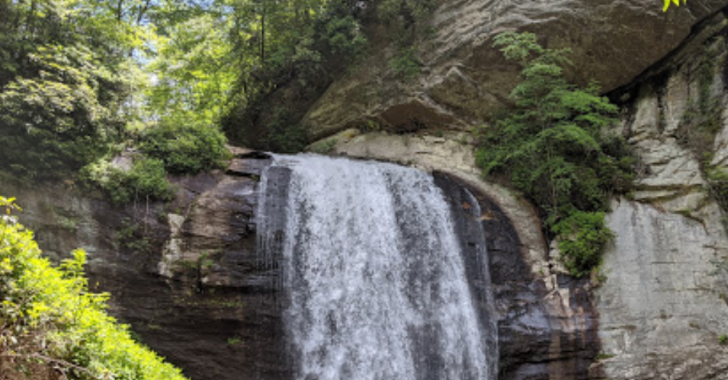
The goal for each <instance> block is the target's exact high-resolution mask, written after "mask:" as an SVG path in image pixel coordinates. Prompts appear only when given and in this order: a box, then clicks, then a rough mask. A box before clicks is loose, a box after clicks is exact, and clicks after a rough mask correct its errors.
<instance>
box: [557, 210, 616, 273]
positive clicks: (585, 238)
mask: <svg viewBox="0 0 728 380" xmlns="http://www.w3.org/2000/svg"><path fill="white" fill-rule="evenodd" d="M552 231H553V232H554V233H556V234H558V235H559V238H560V240H559V250H560V251H561V253H562V255H563V262H564V265H566V269H568V270H569V272H570V273H571V275H572V276H575V277H581V276H583V275H586V274H589V273H590V272H591V269H592V268H596V267H597V266H599V264H600V263H601V253H602V248H603V247H604V245H605V244H606V243H607V242H608V241H609V240H610V239H612V238H613V237H614V235H613V234H612V231H610V230H609V228H607V226H606V225H605V224H604V213H603V212H584V211H575V212H574V213H572V214H571V215H569V216H568V217H566V218H564V219H562V220H560V221H559V222H558V223H556V224H555V225H554V226H553V228H552Z"/></svg>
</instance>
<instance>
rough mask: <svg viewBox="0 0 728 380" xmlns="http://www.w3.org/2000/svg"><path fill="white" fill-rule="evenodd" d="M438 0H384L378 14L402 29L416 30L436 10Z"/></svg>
mask: <svg viewBox="0 0 728 380" xmlns="http://www.w3.org/2000/svg"><path fill="white" fill-rule="evenodd" d="M436 5H437V0H383V1H382V2H381V3H379V7H378V8H377V12H378V14H379V18H380V19H382V20H384V21H385V22H389V23H390V24H396V25H397V26H398V27H399V28H400V29H404V30H406V29H414V27H415V26H416V24H417V23H418V22H421V21H422V20H423V19H425V18H426V17H427V16H428V15H430V13H431V12H432V11H433V10H434V9H435V6H436Z"/></svg>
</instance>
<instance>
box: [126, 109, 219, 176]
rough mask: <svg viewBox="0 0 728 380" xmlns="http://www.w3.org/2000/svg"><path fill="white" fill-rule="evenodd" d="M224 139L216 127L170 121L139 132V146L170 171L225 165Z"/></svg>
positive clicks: (194, 170) (189, 170)
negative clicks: (140, 133)
mask: <svg viewBox="0 0 728 380" xmlns="http://www.w3.org/2000/svg"><path fill="white" fill-rule="evenodd" d="M226 143H227V139H226V138H225V136H224V135H223V134H222V133H221V132H220V131H218V130H217V128H215V127H213V126H209V125H204V124H195V123H184V122H183V121H178V122H177V123H173V122H172V121H170V122H168V123H166V124H162V125H160V126H157V127H153V128H149V129H147V130H145V131H144V132H143V133H142V138H141V142H140V144H139V148H140V149H141V150H142V152H144V153H145V154H146V155H147V156H149V157H152V158H154V159H158V160H161V161H162V162H164V167H165V168H166V169H167V171H168V172H170V173H198V172H200V171H203V170H211V169H213V168H218V167H222V166H224V160H225V159H227V158H228V155H229V152H228V150H227V148H226V146H225V144H226Z"/></svg>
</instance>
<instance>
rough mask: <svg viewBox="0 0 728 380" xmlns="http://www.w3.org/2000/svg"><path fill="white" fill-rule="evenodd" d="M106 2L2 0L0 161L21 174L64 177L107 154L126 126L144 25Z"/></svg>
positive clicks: (10, 169)
mask: <svg viewBox="0 0 728 380" xmlns="http://www.w3.org/2000/svg"><path fill="white" fill-rule="evenodd" d="M102 3H103V2H95V1H94V2H88V1H80V0H37V1H30V2H26V1H13V2H9V1H3V2H2V5H1V6H0V8H2V9H1V10H2V12H1V13H2V14H1V15H0V37H1V38H0V61H1V62H2V63H0V115H1V116H0V146H3V149H2V150H0V161H1V162H3V163H5V167H4V170H9V171H10V172H12V173H13V174H14V175H16V176H18V177H23V178H25V179H26V180H31V181H37V180H40V179H53V178H60V177H65V176H67V175H68V174H73V173H75V172H76V171H77V170H78V169H79V168H81V167H82V166H84V165H86V164H88V163H89V162H92V161H94V160H96V159H98V158H99V157H101V156H102V155H104V154H105V152H106V151H107V148H108V144H109V143H110V142H112V141H113V140H114V139H116V138H117V137H118V135H119V133H120V131H121V129H122V126H123V124H124V122H125V120H124V118H125V114H126V108H127V107H128V103H126V102H125V101H126V99H127V96H128V95H129V93H130V92H131V87H132V84H133V83H135V80H136V76H135V74H134V70H133V69H132V66H134V64H131V63H130V62H132V61H131V58H130V52H131V51H132V50H133V49H134V48H135V47H138V46H140V44H141V43H140V39H139V37H138V36H139V35H141V34H142V33H141V29H143V28H141V27H139V28H136V27H132V26H131V25H130V24H128V23H127V22H125V21H123V20H122V21H116V20H115V19H114V17H113V16H112V15H111V14H110V13H109V12H107V10H109V8H107V7H106V5H107V4H102Z"/></svg>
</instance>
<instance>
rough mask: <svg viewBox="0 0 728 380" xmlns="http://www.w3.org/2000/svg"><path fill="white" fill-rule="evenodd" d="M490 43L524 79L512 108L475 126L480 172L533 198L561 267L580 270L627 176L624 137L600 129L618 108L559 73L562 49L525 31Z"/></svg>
mask: <svg viewBox="0 0 728 380" xmlns="http://www.w3.org/2000/svg"><path fill="white" fill-rule="evenodd" d="M495 46H496V47H499V48H500V49H501V51H502V52H503V54H504V56H505V57H506V58H507V59H509V60H514V61H517V62H519V63H520V64H522V65H523V70H522V71H521V79H522V81H521V82H520V83H519V84H518V85H517V86H516V87H515V88H514V89H513V92H512V93H511V98H512V99H513V101H514V103H515V105H514V107H513V108H512V109H511V110H510V112H509V113H508V114H507V115H505V116H504V117H502V118H501V119H500V120H498V121H497V122H496V123H495V125H493V126H487V127H482V128H480V130H479V131H477V133H478V137H479V148H478V150H477V160H478V162H479V164H480V165H481V166H482V168H483V172H484V174H485V175H495V174H500V175H505V176H506V177H507V178H509V179H510V181H511V182H512V183H513V185H515V187H516V188H518V189H519V190H521V191H523V192H524V193H525V194H526V195H527V196H528V197H529V198H530V199H531V200H532V201H533V202H534V203H535V204H536V206H537V207H538V208H539V210H540V211H541V213H542V215H543V216H544V218H545V220H546V223H545V224H546V227H547V228H548V229H549V231H550V232H552V233H553V234H555V235H556V236H558V238H559V239H560V240H561V242H562V247H563V249H564V250H566V252H564V254H565V260H566V264H567V266H569V269H570V270H571V271H572V273H573V274H574V275H576V276H580V275H583V274H585V273H587V272H588V271H589V270H590V269H591V268H593V267H594V266H595V265H597V264H598V263H599V255H598V252H599V251H600V250H601V248H602V246H603V244H604V243H605V242H606V241H607V240H608V238H609V234H608V233H607V232H608V230H606V227H605V226H604V222H603V219H604V216H603V214H602V213H599V211H605V210H606V209H607V207H608V204H607V201H608V198H609V194H611V193H613V192H624V191H627V190H628V189H629V187H630V185H631V182H632V179H633V174H632V173H631V168H632V166H633V164H634V160H633V159H632V158H631V156H630V155H629V151H628V149H627V147H626V143H625V142H624V140H623V139H622V138H620V137H618V136H612V135H609V134H608V133H607V132H606V131H605V128H606V127H608V126H609V125H610V124H612V123H613V122H614V115H615V114H616V112H617V107H616V106H615V105H613V104H611V103H610V102H609V100H608V99H607V98H605V97H601V96H599V88H598V87H597V86H596V85H595V84H593V83H592V84H590V85H589V86H588V87H586V88H577V87H575V86H574V85H572V84H570V83H568V82H567V81H566V80H565V79H564V78H563V74H562V72H563V69H562V66H563V65H565V64H568V59H567V58H566V56H565V54H566V53H567V52H568V50H565V49H561V50H551V49H545V48H543V47H542V46H541V45H539V44H538V41H537V38H536V36H535V35H533V34H530V33H503V34H500V35H498V36H497V37H496V39H495Z"/></svg>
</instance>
